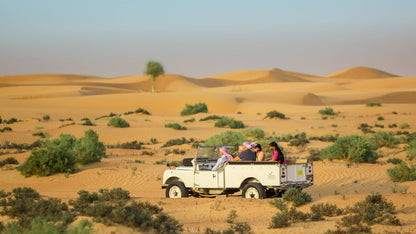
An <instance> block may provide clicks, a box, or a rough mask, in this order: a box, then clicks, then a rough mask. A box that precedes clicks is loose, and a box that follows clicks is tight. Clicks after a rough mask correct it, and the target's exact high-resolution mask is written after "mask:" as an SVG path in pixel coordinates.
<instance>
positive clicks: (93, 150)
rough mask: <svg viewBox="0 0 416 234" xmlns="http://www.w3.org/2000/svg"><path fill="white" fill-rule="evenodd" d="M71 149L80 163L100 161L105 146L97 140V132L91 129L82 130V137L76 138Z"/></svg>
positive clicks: (103, 154)
mask: <svg viewBox="0 0 416 234" xmlns="http://www.w3.org/2000/svg"><path fill="white" fill-rule="evenodd" d="M73 150H74V155H75V158H76V161H77V162H79V163H81V164H82V165H85V164H88V163H93V162H100V161H101V158H102V157H105V146H104V144H103V143H102V142H100V141H98V134H97V133H96V132H94V131H93V130H92V129H89V130H87V131H85V132H84V137H81V138H80V139H79V140H77V142H76V143H75V146H74V149H73Z"/></svg>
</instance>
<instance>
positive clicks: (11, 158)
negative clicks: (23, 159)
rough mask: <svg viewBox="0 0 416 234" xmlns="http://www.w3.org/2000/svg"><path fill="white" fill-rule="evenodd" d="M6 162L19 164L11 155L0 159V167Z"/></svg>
mask: <svg viewBox="0 0 416 234" xmlns="http://www.w3.org/2000/svg"><path fill="white" fill-rule="evenodd" d="M7 164H16V165H17V164H19V162H18V161H17V160H16V159H15V158H13V157H8V158H6V159H4V160H2V161H0V167H2V166H4V165H7Z"/></svg>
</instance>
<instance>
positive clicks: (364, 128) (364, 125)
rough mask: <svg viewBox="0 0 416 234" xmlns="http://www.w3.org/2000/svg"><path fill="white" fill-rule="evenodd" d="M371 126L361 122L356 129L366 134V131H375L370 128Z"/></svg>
mask: <svg viewBox="0 0 416 234" xmlns="http://www.w3.org/2000/svg"><path fill="white" fill-rule="evenodd" d="M372 128H373V127H372V126H370V125H368V124H366V123H361V124H360V125H359V126H358V129H360V130H361V131H362V132H363V133H364V134H367V133H375V132H374V131H373V130H371V129H372Z"/></svg>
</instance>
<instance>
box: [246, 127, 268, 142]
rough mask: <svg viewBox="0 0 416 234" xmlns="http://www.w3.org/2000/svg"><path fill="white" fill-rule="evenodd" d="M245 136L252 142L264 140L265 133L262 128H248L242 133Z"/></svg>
mask: <svg viewBox="0 0 416 234" xmlns="http://www.w3.org/2000/svg"><path fill="white" fill-rule="evenodd" d="M241 133H242V134H243V136H245V137H246V138H247V139H250V140H252V141H254V140H258V139H262V138H264V135H265V134H264V131H263V129H261V128H248V129H245V130H243V131H242V132H241Z"/></svg>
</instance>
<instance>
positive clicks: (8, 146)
mask: <svg viewBox="0 0 416 234" xmlns="http://www.w3.org/2000/svg"><path fill="white" fill-rule="evenodd" d="M43 143H44V142H43V141H41V140H37V141H35V142H33V143H32V144H27V143H23V144H17V143H11V142H8V141H5V142H4V144H0V149H17V150H32V149H35V148H39V147H41V146H42V145H43Z"/></svg>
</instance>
